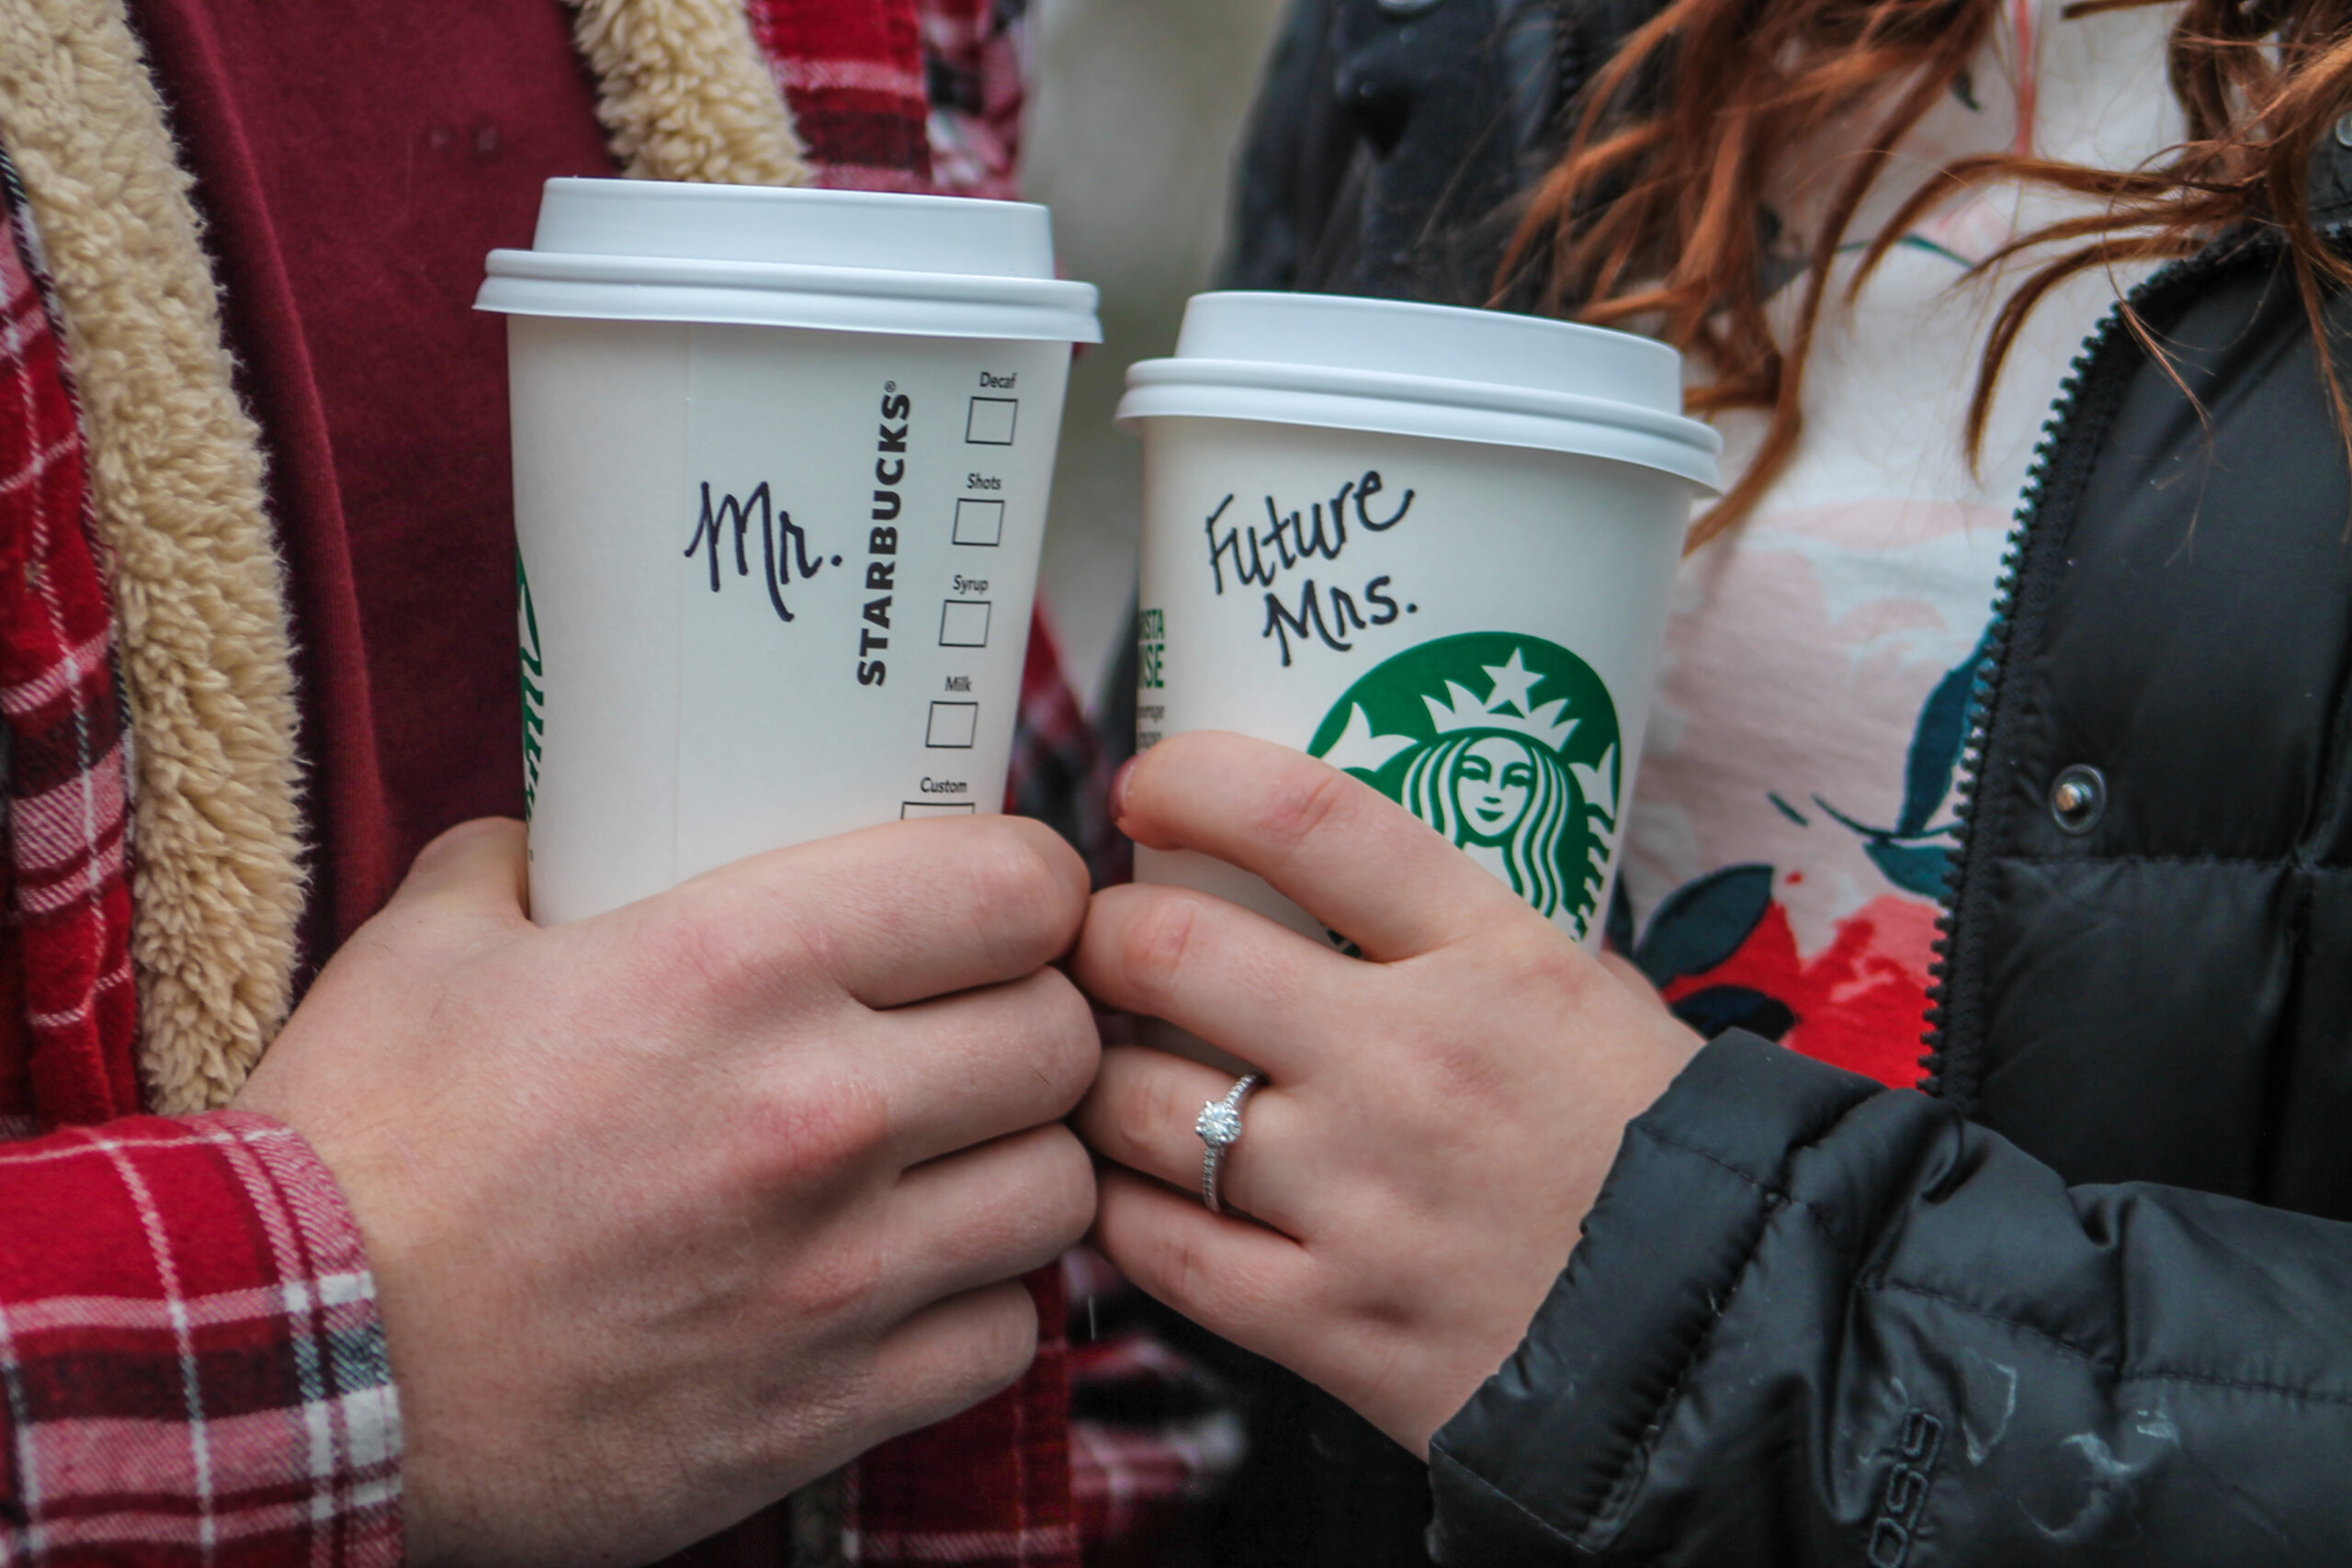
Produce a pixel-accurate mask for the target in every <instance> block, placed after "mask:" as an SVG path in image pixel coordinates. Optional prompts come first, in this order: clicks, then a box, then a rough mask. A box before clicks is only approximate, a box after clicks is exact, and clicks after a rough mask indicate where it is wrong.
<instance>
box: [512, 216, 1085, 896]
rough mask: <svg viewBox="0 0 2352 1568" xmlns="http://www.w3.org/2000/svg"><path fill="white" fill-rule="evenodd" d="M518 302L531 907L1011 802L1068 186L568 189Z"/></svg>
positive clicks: (1054, 383) (1055, 430) (1046, 463)
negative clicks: (1053, 220) (1004, 195)
mask: <svg viewBox="0 0 2352 1568" xmlns="http://www.w3.org/2000/svg"><path fill="white" fill-rule="evenodd" d="M489 274H490V276H489V280H488V282H486V283H485V284H484V286H483V288H482V290H481V298H480V299H479V300H478V301H477V304H478V307H479V308H480V309H481V310H492V311H498V312H501V313H503V314H505V315H506V316H507V317H508V319H509V324H508V341H509V358H510V372H511V388H512V408H513V419H514V447H515V533H516V536H517V542H518V545H519V552H520V564H519V573H518V575H519V578H520V582H519V588H520V597H521V615H520V630H521V637H522V659H523V669H524V684H525V716H524V724H525V736H524V745H525V757H526V783H527V786H528V791H529V800H530V852H531V911H532V915H533V917H534V918H535V919H538V920H540V921H541V922H543V923H544V922H552V921H557V920H565V919H575V918H577V917H580V916H583V915H589V914H594V913H596V912H598V911H600V910H604V909H609V908H614V907H616V906H617V905H620V904H623V903H627V902H628V901H630V900H632V899H635V898H639V897H644V896H646V895H648V894H651V893H656V892H659V891H662V889H664V888H667V887H670V886H674V885H675V884H676V883H678V882H680V881H682V880H684V879H685V878H686V877H689V876H692V875H694V874H696V873H698V872H702V871H705V870H708V869H710V868H712V867H715V866H718V865H719V864H722V863H726V862H728V861H731V860H734V859H737V858H739V857H741V856H742V855H746V854H750V853H752V852H757V851H761V850H766V849H773V848H777V847H780V846H783V845H786V844H791V843H797V842H801V841H803V840H810V839H816V838H820V837H824V836H827V835H829V834H833V833H838V832H842V831H844V830H847V829H854V828H859V827H865V826H868V825H871V824H873V823H876V822H881V821H886V820H889V819H892V818H912V817H929V816H949V815H963V814H970V813H981V812H993V811H997V810H1000V809H1001V807H1002V803H1003V797H1004V784H1005V774H1006V769H1007V765H1008V761H1009V759H1010V754H1011V749H1012V727H1013V718H1014V715H1015V710H1016V707H1017V705H1018V701H1019V697H1020V688H1021V669H1022V660H1023V650H1024V648H1025V646H1026V642H1027V637H1028V629H1029V612H1030V604H1031V600H1032V597H1033V594H1034V592H1035V582H1036V574H1037V559H1038V553H1039V549H1040V547H1041V545H1042V542H1043V537H1044V531H1045V519H1046V491H1047V486H1048V483H1049V481H1050V479H1051V476H1052V473H1053V465H1054V448H1055V444H1056V440H1057V436H1058V434H1059V427H1060V423H1061V412H1062V395H1063V390H1064V387H1065V384H1066V382H1067V378H1068V375H1069V353H1070V344H1073V343H1093V342H1099V341H1101V331H1100V328H1099V327H1098V326H1097V324H1096V321H1095V317H1094V306H1095V292H1094V290H1093V289H1092V288H1089V287H1088V286H1086V285H1084V284H1080V283H1069V282H1062V281H1058V280H1057V279H1056V278H1055V277H1054V276H1053V244H1052V236H1051V231H1050V228H1049V223H1048V220H1047V217H1046V211H1045V209H1043V208H1038V207H1029V206H1023V205H1019V204H1015V203H1009V202H982V201H964V200H956V199H951V198H945V197H910V196H891V195H876V194H872V193H865V192H846V191H812V190H771V189H759V188H752V187H742V186H693V185H664V184H657V183H654V182H650V181H641V180H553V181H550V182H548V187H547V193H546V197H545V199H544V201H543V204H542V206H541V208H540V213H539V223H538V231H537V238H536V240H535V243H534V245H533V248H532V249H530V250H527V251H494V252H492V254H491V256H490V261H489Z"/></svg>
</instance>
